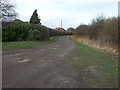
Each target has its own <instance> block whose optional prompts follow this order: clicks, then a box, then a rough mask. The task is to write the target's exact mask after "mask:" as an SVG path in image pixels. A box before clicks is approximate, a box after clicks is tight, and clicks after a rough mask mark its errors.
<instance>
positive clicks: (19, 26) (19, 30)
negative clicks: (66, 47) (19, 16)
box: [2, 20, 72, 41]
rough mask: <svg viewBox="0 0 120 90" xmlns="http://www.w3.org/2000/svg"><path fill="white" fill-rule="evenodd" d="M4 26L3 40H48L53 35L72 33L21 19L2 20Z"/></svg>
mask: <svg viewBox="0 0 120 90" xmlns="http://www.w3.org/2000/svg"><path fill="white" fill-rule="evenodd" d="M2 26H3V27H2V41H26V40H48V39H49V37H51V36H56V35H71V34H72V33H71V32H68V31H58V30H55V29H51V28H48V27H46V26H43V25H40V24H31V23H28V22H23V21H21V20H15V21H12V22H2Z"/></svg>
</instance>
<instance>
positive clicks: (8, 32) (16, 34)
mask: <svg viewBox="0 0 120 90" xmlns="http://www.w3.org/2000/svg"><path fill="white" fill-rule="evenodd" d="M31 28H32V25H31V24H30V23H23V24H12V25H8V26H6V27H3V28H2V41H19V40H20V41H21V40H22V41H23V40H27V37H28V32H29V30H30V29H31Z"/></svg>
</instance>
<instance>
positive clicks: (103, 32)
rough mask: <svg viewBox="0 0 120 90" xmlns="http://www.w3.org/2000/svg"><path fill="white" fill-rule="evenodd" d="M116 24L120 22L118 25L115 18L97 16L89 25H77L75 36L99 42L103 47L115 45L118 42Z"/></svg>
mask: <svg viewBox="0 0 120 90" xmlns="http://www.w3.org/2000/svg"><path fill="white" fill-rule="evenodd" d="M118 24H119V25H120V22H119V23H118V18H117V17H111V18H105V17H104V16H99V17H97V18H95V19H93V20H92V22H91V23H90V24H89V25H79V26H78V27H77V28H76V31H75V35H78V36H81V37H87V38H89V39H90V40H94V41H99V42H100V43H101V44H104V45H117V44H118V42H119V41H120V39H118V34H119V33H118ZM119 38H120V37H119ZM118 40H119V41H118Z"/></svg>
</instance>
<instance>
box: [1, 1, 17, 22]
mask: <svg viewBox="0 0 120 90" xmlns="http://www.w3.org/2000/svg"><path fill="white" fill-rule="evenodd" d="M0 9H1V10H0V14H1V15H0V18H1V21H11V20H14V19H15V18H16V16H17V13H16V12H15V10H14V9H15V5H13V4H11V3H10V2H8V0H0Z"/></svg>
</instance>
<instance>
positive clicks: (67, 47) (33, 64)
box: [3, 37, 84, 88]
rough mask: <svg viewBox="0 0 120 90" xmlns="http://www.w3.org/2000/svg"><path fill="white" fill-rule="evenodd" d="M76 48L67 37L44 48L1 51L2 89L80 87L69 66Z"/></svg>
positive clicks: (77, 73) (71, 66) (75, 75)
mask: <svg viewBox="0 0 120 90" xmlns="http://www.w3.org/2000/svg"><path fill="white" fill-rule="evenodd" d="M75 52H77V48H76V45H75V43H74V42H73V41H72V40H70V39H69V38H68V37H61V38H60V39H58V40H57V41H55V42H54V43H50V44H48V45H44V46H40V47H35V48H26V49H18V50H11V51H3V88H65V87H66V88H79V87H84V85H82V82H80V80H79V78H80V76H79V70H78V69H77V68H76V67H75V66H74V65H73V64H72V63H70V62H71V60H73V59H74V58H75Z"/></svg>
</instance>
